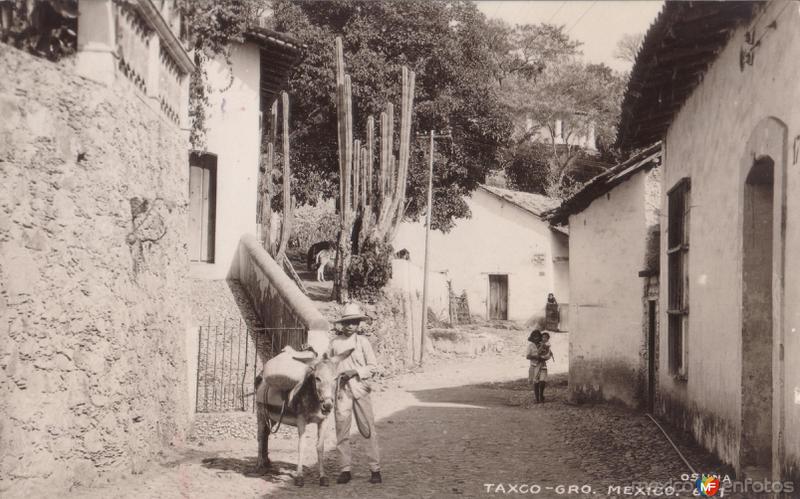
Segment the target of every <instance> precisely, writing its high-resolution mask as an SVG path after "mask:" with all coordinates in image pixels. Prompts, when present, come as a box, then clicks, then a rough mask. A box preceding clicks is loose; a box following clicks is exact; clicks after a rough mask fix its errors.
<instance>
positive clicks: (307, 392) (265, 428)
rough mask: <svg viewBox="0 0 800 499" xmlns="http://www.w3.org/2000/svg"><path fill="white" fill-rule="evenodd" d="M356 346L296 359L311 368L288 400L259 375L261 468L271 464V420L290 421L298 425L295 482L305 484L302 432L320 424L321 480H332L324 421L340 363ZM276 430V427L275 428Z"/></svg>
mask: <svg viewBox="0 0 800 499" xmlns="http://www.w3.org/2000/svg"><path fill="white" fill-rule="evenodd" d="M352 351H353V350H352V349H350V350H347V351H346V352H342V353H341V354H339V355H336V356H333V357H330V356H328V354H327V353H325V354H323V355H322V357H321V358H314V359H299V358H298V359H297V360H299V361H302V362H306V363H307V364H308V365H309V366H311V369H310V370H309V372H308V374H307V375H306V378H305V380H304V381H303V383H302V386H301V388H300V389H299V390H298V391H297V394H296V395H295V396H294V398H293V399H292V400H291V402H290V403H288V404H286V405H287V407H285V409H284V402H283V401H284V400H285V397H286V393H285V392H284V391H281V390H278V389H275V388H273V387H270V386H269V384H268V383H267V382H266V379H265V378H264V377H263V376H258V377H257V378H256V421H257V424H258V462H257V467H258V469H259V471H263V470H265V469H266V468H268V467H269V465H270V461H269V435H270V433H271V430H270V427H271V426H272V425H271V424H270V421H272V422H273V424H275V425H277V424H288V425H290V426H295V427H297V435H298V441H297V473H296V474H295V477H294V483H295V485H297V486H298V487H302V486H303V485H304V484H305V481H304V479H303V435H304V434H305V431H306V426H307V425H308V424H316V425H317V458H318V462H319V484H320V485H321V486H323V487H327V486H328V485H329V484H330V481H329V480H328V477H327V476H326V475H325V459H324V454H325V427H326V426H327V425H325V421H326V419H327V418H328V416H329V415H330V414H331V412H332V411H333V407H334V403H335V400H336V391H337V389H338V384H339V381H340V379H339V377H338V376H337V367H338V364H339V362H340V361H341V360H342V359H344V358H346V357H347V356H348V355H350V353H351V352H352ZM275 431H277V428H276V430H275Z"/></svg>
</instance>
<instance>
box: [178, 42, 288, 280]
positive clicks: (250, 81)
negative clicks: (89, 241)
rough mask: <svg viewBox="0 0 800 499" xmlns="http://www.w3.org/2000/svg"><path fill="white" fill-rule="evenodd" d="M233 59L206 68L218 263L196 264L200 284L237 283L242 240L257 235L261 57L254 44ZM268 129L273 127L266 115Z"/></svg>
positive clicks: (239, 47)
mask: <svg viewBox="0 0 800 499" xmlns="http://www.w3.org/2000/svg"><path fill="white" fill-rule="evenodd" d="M229 58H230V64H229V63H228V62H226V61H225V60H224V58H223V57H221V56H220V57H217V58H216V59H213V60H211V61H209V62H208V63H207V65H206V70H207V72H208V81H209V87H210V88H211V92H210V93H209V96H208V100H209V104H208V111H207V112H208V117H207V124H206V126H207V128H208V134H207V151H208V152H210V153H213V154H216V155H217V197H216V220H217V224H216V227H215V244H214V247H215V255H214V263H201V262H196V263H192V276H193V277H196V278H199V279H228V278H230V279H232V278H235V276H236V274H237V269H236V268H235V262H236V261H237V251H238V247H239V239H240V238H241V237H242V235H243V234H251V233H252V234H255V233H256V202H257V198H258V189H257V188H258V166H259V158H260V155H261V135H260V133H261V125H262V122H261V121H260V120H261V117H260V114H261V113H260V109H259V102H260V101H261V96H260V81H261V74H260V68H261V52H260V50H259V48H258V46H256V45H254V44H252V43H245V44H234V45H232V46H231V48H230V57H229ZM290 107H291V104H290ZM263 126H264V127H268V126H269V116H267V115H265V116H264V117H263Z"/></svg>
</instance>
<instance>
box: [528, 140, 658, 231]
mask: <svg viewBox="0 0 800 499" xmlns="http://www.w3.org/2000/svg"><path fill="white" fill-rule="evenodd" d="M663 154H664V153H663V149H662V147H661V142H660V141H659V142H656V143H655V144H653V145H651V146H650V147H648V148H646V149H644V150H641V151H639V152H638V153H637V154H634V155H633V156H631V157H630V158H628V159H627V160H626V161H623V162H622V163H620V164H618V165H617V166H615V167H614V168H611V169H610V170H608V171H606V172H604V173H601V174H600V175H598V176H596V177H595V178H593V179H592V180H590V181H589V182H588V183H586V185H584V186H583V187H582V188H581V190H579V191H578V192H576V193H575V194H573V195H572V196H570V197H569V198H567V199H565V200H564V202H562V203H561V205H560V206H558V207H557V208H555V209H552V210H548V211H546V212H544V213H542V218H544V219H546V220H549V221H550V223H551V224H553V225H563V224H565V223H567V221H568V220H569V216H570V215H574V214H575V213H580V212H582V211H583V210H585V209H586V208H587V207H588V206H589V205H590V204H592V201H594V200H595V199H597V198H599V197H600V196H602V195H603V194H605V193H607V192H608V191H610V190H611V189H613V188H614V187H616V186H617V185H619V184H621V183H622V182H624V181H626V180H627V179H629V178H630V177H632V176H633V175H634V174H635V173H637V172H639V171H642V170H645V171H646V170H650V169H651V168H655V167H658V166H659V165H660V164H661V161H662V158H663Z"/></svg>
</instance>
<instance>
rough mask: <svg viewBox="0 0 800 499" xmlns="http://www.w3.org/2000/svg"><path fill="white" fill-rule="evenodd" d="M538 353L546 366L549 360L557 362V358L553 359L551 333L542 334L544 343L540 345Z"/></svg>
mask: <svg viewBox="0 0 800 499" xmlns="http://www.w3.org/2000/svg"><path fill="white" fill-rule="evenodd" d="M537 352H538V355H539V359H541V361H542V362H544V363H545V366H546V365H547V361H548V360H553V361H554V360H555V357H553V350H552V349H551V348H550V333H547V332H544V333H542V342H541V343H539V348H538V349H537Z"/></svg>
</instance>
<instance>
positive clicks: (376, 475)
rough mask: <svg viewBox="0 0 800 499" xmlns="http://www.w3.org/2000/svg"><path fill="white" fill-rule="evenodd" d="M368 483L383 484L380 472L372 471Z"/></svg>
mask: <svg viewBox="0 0 800 499" xmlns="http://www.w3.org/2000/svg"><path fill="white" fill-rule="evenodd" d="M369 483H383V479H382V478H381V472H380V471H373V472H372V476H371V477H369Z"/></svg>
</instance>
